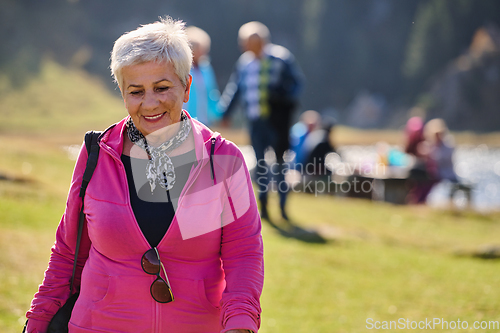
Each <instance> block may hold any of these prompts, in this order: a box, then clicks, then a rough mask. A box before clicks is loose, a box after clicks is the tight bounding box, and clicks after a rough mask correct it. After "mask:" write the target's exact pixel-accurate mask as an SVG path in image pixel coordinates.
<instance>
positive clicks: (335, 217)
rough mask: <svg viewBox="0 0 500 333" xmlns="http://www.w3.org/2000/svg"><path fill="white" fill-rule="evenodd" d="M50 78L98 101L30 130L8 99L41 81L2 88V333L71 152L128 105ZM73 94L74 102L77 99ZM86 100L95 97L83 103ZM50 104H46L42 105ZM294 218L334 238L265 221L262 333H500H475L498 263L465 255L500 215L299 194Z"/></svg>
mask: <svg viewBox="0 0 500 333" xmlns="http://www.w3.org/2000/svg"><path fill="white" fill-rule="evenodd" d="M45 70H46V72H42V73H41V75H42V79H43V78H44V77H45V78H47V81H44V82H46V89H48V90H46V91H48V92H47V93H50V94H52V96H54V92H55V91H59V90H61V89H66V88H67V89H70V88H68V87H63V86H60V87H59V88H57V85H56V83H57V82H59V81H60V80H62V79H64V80H66V81H68V82H69V83H70V84H67V85H68V86H70V87H73V88H71V89H76V90H78V89H77V88H75V82H77V83H78V86H79V87H80V88H82V87H83V88H84V89H88V90H87V91H94V93H93V94H90V95H91V97H89V98H90V99H92V100H93V102H88V103H94V104H89V105H93V108H94V109H92V111H89V110H88V105H87V106H85V105H83V104H84V103H83V102H82V103H83V104H82V105H81V106H78V105H75V106H74V107H75V108H76V109H75V110H74V111H72V113H70V114H69V116H68V115H66V116H61V115H60V113H61V112H64V111H63V110H67V109H68V108H70V107H71V106H72V103H71V101H72V99H71V98H69V97H68V98H67V100H66V102H64V103H65V104H62V106H60V109H59V110H60V111H58V112H59V113H58V114H57V115H56V114H54V115H53V114H52V113H50V115H44V114H40V113H39V112H38V111H37V110H38V109H36V110H35V111H33V118H30V119H28V120H27V121H26V122H21V121H20V119H17V120H16V119H14V118H22V117H25V118H26V117H28V118H29V114H28V115H27V114H22V115H20V114H18V113H16V112H15V109H16V106H15V104H14V101H13V100H12V99H11V97H9V96H10V95H12V94H18V95H16V96H18V97H19V98H22V96H26V94H27V92H30V93H31V92H32V93H38V92H36V90H37V88H36V85H35V83H36V82H34V83H33V84H34V86H29V85H28V86H26V87H25V88H24V89H25V91H24V92H23V93H21V92H12V93H6V91H5V90H1V89H0V106H1V108H0V113H1V114H2V115H3V117H2V118H3V119H5V121H4V123H3V124H2V125H0V151H1V152H2V157H1V159H0V176H3V178H6V179H1V177H0V332H5V333H10V332H20V331H21V327H22V323H24V313H25V312H26V310H27V309H28V308H29V303H30V300H31V298H32V296H33V294H34V293H35V292H36V290H37V286H38V284H39V283H40V282H41V281H42V279H43V271H44V270H45V267H46V265H47V260H48V257H49V254H50V247H51V245H52V243H53V241H54V232H55V228H56V226H57V224H58V222H59V219H60V216H61V214H62V212H63V210H64V206H65V197H66V192H67V189H68V186H69V181H70V177H71V171H72V168H73V164H74V161H72V160H70V159H69V158H68V155H67V152H66V151H65V150H64V149H63V147H64V146H67V145H70V144H78V143H79V142H81V138H82V137H83V133H84V132H85V131H86V130H88V129H95V128H97V129H102V128H104V127H105V126H106V124H109V123H111V122H112V120H111V119H113V120H117V119H119V118H121V117H122V116H123V115H124V113H123V112H124V110H123V109H122V107H121V105H120V104H119V102H120V101H119V100H118V101H117V99H116V97H113V96H111V95H110V94H107V93H105V92H103V90H102V87H101V88H99V83H98V82H94V83H92V82H93V81H92V80H90V79H86V78H84V79H82V76H81V75H80V74H78V73H73V72H68V73H66V71H64V70H62V69H61V68H59V67H57V66H56V65H54V64H51V63H49V64H48V65H47V66H46V67H45ZM43 75H45V76H43ZM68 75H69V76H68ZM72 75H75V76H74V77H73V76H72ZM79 80H82V81H79ZM89 82H91V83H89ZM83 88H82V89H83ZM94 88H95V90H92V89H94ZM71 89H70V90H68V91H67V92H66V94H68V95H72V94H76V93H75V92H72V90H71ZM80 95H81V96H84V97H85V96H86V95H82V94H80V93H79V92H78V93H77V94H76V95H75V96H80ZM40 98H41V97H40ZM75 98H78V97H75ZM82 98H83V97H82ZM23 103H28V102H26V101H23ZM44 103H46V104H44ZM51 104H52V103H51V101H50V100H47V101H44V100H42V99H40V102H37V104H36V106H39V105H47V106H46V107H50V105H51ZM23 105H25V104H23ZM26 105H27V104H26ZM5 110H11V111H9V112H10V113H8V114H5V112H6V111H5ZM108 111H109V112H108ZM68 112H69V111H68ZM85 114H87V116H85ZM94 116H95V117H97V119H96V118H93V117H94ZM37 117H38V118H37ZM45 117H48V119H43V118H45ZM10 118H12V119H10ZM51 119H53V120H54V122H52V121H51ZM41 124H43V126H40V125H41ZM346 131H348V132H349V131H350V130H348V129H346ZM53 133H58V134H57V135H53ZM229 134H230V135H231V133H229ZM234 134H235V135H237V133H234ZM230 135H228V136H230ZM376 135H377V136H378V135H379V134H376ZM354 137H356V135H354ZM241 140H244V139H241ZM353 140H354V139H353ZM346 141H348V139H346ZM389 141H390V140H389ZM270 204H271V211H270V213H271V217H273V216H276V217H277V216H278V215H279V214H278V211H277V206H278V204H277V198H276V196H272V197H271V202H270ZM289 215H290V216H291V217H292V222H293V224H294V225H296V226H298V227H300V228H301V229H304V230H307V231H309V233H312V232H316V233H318V234H319V235H320V236H321V237H322V238H323V239H324V240H325V241H324V242H308V241H304V238H303V237H299V236H297V235H299V233H297V232H295V233H292V232H291V230H293V229H291V226H290V225H288V224H286V223H284V221H280V220H279V219H277V218H275V219H274V222H275V224H276V225H275V227H273V226H271V225H270V224H269V223H264V224H263V237H264V242H265V243H264V244H265V270H266V273H265V285H264V291H263V295H262V300H261V301H262V309H263V314H262V328H261V330H260V332H263V333H267V332H268V333H271V332H272V333H275V332H307V333H309V332H328V333H329V332H366V331H370V330H368V329H367V328H366V326H367V319H368V318H372V319H373V323H374V322H375V321H381V322H382V321H398V320H399V319H400V318H403V319H404V320H406V319H408V320H409V321H410V322H411V321H416V322H418V321H425V320H426V319H427V320H432V319H433V318H440V319H444V320H445V321H448V322H457V320H460V321H464V320H465V321H467V323H468V326H469V328H468V329H460V330H458V329H456V330H453V329H441V326H440V325H439V326H437V327H436V331H443V332H499V331H500V329H479V330H474V329H473V328H472V325H473V323H474V322H475V321H479V322H480V321H486V322H488V321H500V311H499V309H500V299H499V297H498V295H499V293H500V290H499V288H500V287H499V286H500V260H484V259H478V258H475V257H473V256H470V255H467V254H468V253H472V252H473V251H475V250H476V249H478V248H479V247H481V246H482V245H487V244H490V245H500V241H499V239H498V235H499V234H500V214H493V213H492V214H489V215H482V214H478V213H475V212H471V211H454V210H434V209H430V208H428V207H408V206H393V205H389V204H383V203H374V202H370V201H364V200H355V199H346V198H339V197H331V196H323V197H314V196H312V195H307V194H299V193H293V194H291V195H290V201H289ZM294 230H298V229H294ZM294 236H296V237H294ZM378 331H392V332H401V331H404V330H401V329H393V330H378ZM413 331H422V330H419V329H414V330H413Z"/></svg>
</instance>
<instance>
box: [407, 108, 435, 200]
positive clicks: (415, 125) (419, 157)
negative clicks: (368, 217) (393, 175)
mask: <svg viewBox="0 0 500 333" xmlns="http://www.w3.org/2000/svg"><path fill="white" fill-rule="evenodd" d="M405 135H406V146H405V152H406V153H407V154H408V155H410V156H411V157H412V158H413V166H412V168H411V170H410V174H409V176H408V187H409V193H408V196H407V199H406V201H407V202H408V203H409V204H420V203H425V201H426V199H427V196H428V195H429V192H430V191H431V189H432V186H434V184H435V183H436V175H435V168H433V167H432V163H431V161H430V158H429V143H428V142H427V141H426V140H425V137H424V121H423V120H422V118H420V117H412V118H410V119H408V122H407V123H406V127H405Z"/></svg>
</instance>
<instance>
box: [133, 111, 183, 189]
mask: <svg viewBox="0 0 500 333" xmlns="http://www.w3.org/2000/svg"><path fill="white" fill-rule="evenodd" d="M126 126H127V134H128V137H129V138H130V141H132V142H133V143H134V144H136V145H138V146H139V147H140V148H142V149H144V150H145V151H146V153H147V154H148V157H149V162H148V164H147V166H146V177H147V179H148V181H149V185H150V186H151V194H153V191H154V189H155V187H156V184H157V183H158V184H159V185H160V186H161V187H163V188H164V189H166V190H167V191H168V190H170V189H171V188H172V187H174V184H175V170H174V164H173V163H172V160H171V159H170V157H169V156H168V153H169V152H171V151H172V150H174V149H175V148H177V147H179V146H180V145H181V144H182V143H183V142H184V141H185V140H186V139H187V137H188V135H189V133H190V132H191V122H190V121H189V120H188V118H187V116H186V115H185V114H184V112H182V113H181V126H180V128H179V131H178V132H177V133H176V134H175V135H174V136H173V137H172V138H171V139H170V140H168V141H166V142H164V143H162V144H161V145H160V146H158V147H152V146H150V145H148V141H147V140H146V138H145V137H144V135H143V134H142V133H141V132H140V131H139V130H138V129H137V128H136V127H135V125H134V122H133V121H132V118H129V120H128V121H127V124H126Z"/></svg>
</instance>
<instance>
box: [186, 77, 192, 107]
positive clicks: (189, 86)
mask: <svg viewBox="0 0 500 333" xmlns="http://www.w3.org/2000/svg"><path fill="white" fill-rule="evenodd" d="M191 82H193V77H192V76H191V74H189V77H188V79H187V81H186V89H185V90H184V103H187V102H188V101H189V92H190V91H191Z"/></svg>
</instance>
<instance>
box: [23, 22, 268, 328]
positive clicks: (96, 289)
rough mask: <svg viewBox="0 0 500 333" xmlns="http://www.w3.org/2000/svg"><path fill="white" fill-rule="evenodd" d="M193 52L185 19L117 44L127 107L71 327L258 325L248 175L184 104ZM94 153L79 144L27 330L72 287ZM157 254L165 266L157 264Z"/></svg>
mask: <svg viewBox="0 0 500 333" xmlns="http://www.w3.org/2000/svg"><path fill="white" fill-rule="evenodd" d="M191 61H192V54H191V50H190V48H189V43H188V40H187V37H186V34H185V31H184V24H183V23H182V22H181V21H174V20H172V19H171V18H168V17H167V18H165V19H161V21H159V22H155V23H152V24H148V25H144V26H141V27H140V28H138V29H137V30H135V31H132V32H129V33H126V34H124V35H122V36H121V37H120V38H119V39H118V40H117V41H116V42H115V45H114V48H113V52H112V57H111V70H112V73H113V75H114V77H115V80H116V82H117V83H118V85H119V87H120V91H121V93H122V96H123V100H124V102H125V107H126V109H127V111H128V116H127V117H125V118H124V119H123V120H121V121H120V122H118V123H116V124H114V125H112V126H111V127H109V128H108V129H107V130H106V131H105V132H104V133H103V134H102V135H101V136H100V138H99V146H100V151H101V152H100V154H99V159H98V163H97V168H96V169H95V172H94V174H93V176H92V179H91V181H90V183H89V186H88V189H87V192H86V195H85V198H84V207H85V208H84V213H85V228H84V232H83V236H82V241H81V246H80V251H79V260H78V269H77V274H76V279H75V289H77V290H79V291H80V296H79V298H78V300H77V301H76V304H75V306H74V309H73V312H72V315H71V319H70V322H69V331H70V332H174V333H176V332H180V333H182V332H200V333H207V332H231V333H235V332H257V330H258V328H259V326H260V312H261V310H260V303H259V298H260V294H261V291H262V285H263V245H262V237H261V232H260V231H261V230H260V228H261V224H260V217H259V215H258V211H257V206H256V202H255V197H254V194H253V190H252V186H251V181H250V177H249V175H248V170H247V169H246V166H245V164H244V163H243V157H242V154H241V152H240V151H239V149H238V148H237V147H236V146H235V145H234V144H233V143H231V142H229V141H227V140H225V139H223V138H222V137H221V136H220V134H218V133H214V132H212V131H211V130H210V129H209V128H207V127H206V126H204V125H203V124H201V123H200V122H198V121H196V120H194V119H192V118H191V117H190V116H189V114H188V112H187V111H186V110H182V105H183V103H184V102H186V101H187V100H188V99H189V89H190V85H191V77H190V75H189V71H190V67H191ZM87 157H88V155H87V151H86V149H85V147H82V149H81V151H80V155H79V157H78V160H77V162H76V166H75V170H74V173H73V178H72V182H71V188H70V191H69V195H68V201H67V206H66V211H65V213H64V215H63V217H62V219H61V222H60V224H59V227H58V229H57V233H56V241H55V244H54V246H53V248H52V254H51V257H50V261H49V265H48V268H47V271H46V272H45V278H44V280H43V283H42V285H40V287H39V290H38V292H37V293H36V294H35V296H34V299H33V301H32V304H31V308H30V310H29V311H28V313H27V317H28V324H27V331H28V332H45V331H46V330H47V326H48V324H49V321H50V320H51V318H52V317H53V315H54V314H55V312H56V311H57V310H58V309H59V308H60V307H61V305H62V304H64V302H65V301H66V300H67V299H68V297H69V281H70V277H71V275H72V267H73V256H74V253H75V248H76V235H77V226H78V217H79V211H80V208H81V205H82V202H81V199H80V198H79V196H78V192H79V189H80V184H81V182H82V176H83V171H84V169H85V165H86V161H87ZM155 261H159V263H160V264H158V263H157V265H158V266H161V267H162V269H161V270H160V269H159V268H156V269H157V271H156V272H154V271H153V272H151V271H149V270H150V268H149V267H148V264H151V263H154V262H155ZM158 271H159V272H158Z"/></svg>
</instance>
